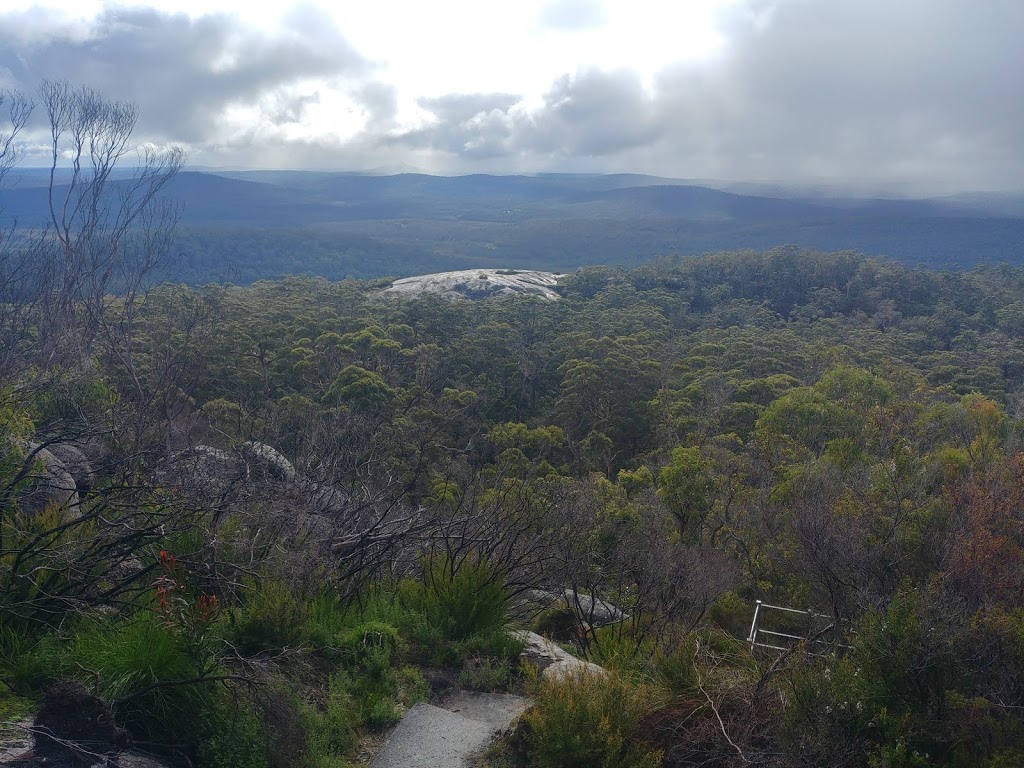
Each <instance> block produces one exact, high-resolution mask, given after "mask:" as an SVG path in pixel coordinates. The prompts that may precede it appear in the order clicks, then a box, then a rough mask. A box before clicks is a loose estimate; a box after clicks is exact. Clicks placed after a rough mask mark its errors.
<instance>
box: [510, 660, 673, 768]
mask: <svg viewBox="0 0 1024 768" xmlns="http://www.w3.org/2000/svg"><path fill="white" fill-rule="evenodd" d="M657 698H658V697H657V696H656V694H655V691H653V690H652V689H651V688H650V687H648V686H643V685H634V684H632V683H630V682H629V681H628V680H626V679H625V678H623V677H621V676H620V675H618V674H616V673H614V672H612V673H609V674H608V675H607V676H602V675H595V674H593V673H588V672H586V671H581V672H579V673H577V674H575V675H571V676H569V677H567V678H566V679H564V680H562V681H545V682H544V683H542V684H541V685H540V686H539V687H538V688H537V690H536V692H535V695H534V699H535V703H534V706H533V707H532V708H530V709H529V710H527V712H526V714H525V715H524V716H523V717H524V718H525V721H526V724H527V726H528V728H529V730H528V732H527V743H528V748H529V753H530V764H531V765H536V766H539V767H540V768H656V766H660V765H661V755H660V754H658V753H654V752H649V751H647V750H645V749H644V748H643V747H642V746H640V745H638V744H637V743H636V742H635V740H634V739H635V736H636V733H637V729H638V726H639V724H640V721H641V720H642V718H643V717H644V716H645V715H647V714H648V713H649V712H650V711H651V710H652V709H653V707H654V706H656V704H657Z"/></svg>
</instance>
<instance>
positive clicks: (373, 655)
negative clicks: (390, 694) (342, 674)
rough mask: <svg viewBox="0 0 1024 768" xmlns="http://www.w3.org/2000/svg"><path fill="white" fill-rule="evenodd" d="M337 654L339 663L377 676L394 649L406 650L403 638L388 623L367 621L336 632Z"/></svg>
mask: <svg viewBox="0 0 1024 768" xmlns="http://www.w3.org/2000/svg"><path fill="white" fill-rule="evenodd" d="M336 642H337V645H336V646H335V647H334V648H332V649H331V650H332V652H334V653H337V654H338V656H339V660H340V661H341V663H342V664H343V665H344V666H345V667H346V668H348V669H356V668H358V670H359V672H360V673H361V674H365V675H370V676H380V675H382V674H384V673H385V672H386V671H387V670H388V669H390V667H391V658H392V656H393V655H394V654H395V653H396V652H402V651H404V650H406V645H405V641H403V640H402V638H401V637H399V635H398V630H397V629H395V628H394V627H392V626H391V625H390V624H384V623H383V622H380V621H369V622H367V623H365V624H360V625H359V626H357V627H353V628H351V629H348V630H345V631H343V632H341V633H339V634H338V635H337V640H336Z"/></svg>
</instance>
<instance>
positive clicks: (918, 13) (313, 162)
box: [0, 0, 1024, 194]
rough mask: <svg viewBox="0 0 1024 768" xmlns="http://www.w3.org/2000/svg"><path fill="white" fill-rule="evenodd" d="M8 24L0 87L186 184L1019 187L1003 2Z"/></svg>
mask: <svg viewBox="0 0 1024 768" xmlns="http://www.w3.org/2000/svg"><path fill="white" fill-rule="evenodd" d="M6 5H7V4H2V5H0V41H2V42H0V89H11V88H16V89H20V90H22V91H23V92H25V93H28V94H33V93H35V92H36V91H37V88H38V84H39V83H40V81H41V80H42V79H44V78H52V79H66V80H68V81H70V82H71V83H72V84H74V85H87V86H89V87H92V88H95V89H96V90H98V91H99V92H100V93H102V94H103V95H104V96H105V97H107V98H110V99H117V100H125V101H131V102H133V103H135V104H137V105H138V108H139V122H138V125H137V127H136V131H135V135H134V138H135V139H136V140H137V141H138V142H140V143H144V144H148V145H154V146H157V147H161V146H167V145H170V144H177V145H181V146H183V147H185V148H186V150H187V151H188V155H189V164H190V165H191V166H193V167H202V168H236V169H237V168H289V169H314V170H346V171H351V170H368V169H377V170H380V171H396V172H397V171H402V170H413V169H415V170H419V171H423V172H427V173H439V174H462V173H537V172H556V171H559V172H560V171H571V172H594V173H598V172H599V173H609V172H635V173H647V174H653V175H659V176H668V177H673V178H682V179H718V180H725V181H730V180H731V181H752V182H779V183H788V184H824V185H832V184H834V185H839V186H843V185H846V186H850V187H854V186H858V185H859V186H861V187H865V188H866V187H878V188H879V189H883V188H885V189H891V190H901V191H906V192H908V193H917V194H947V193H952V192H960V191H970V190H996V191H998V190H1018V191H1019V190H1024V44H1022V43H1021V37H1022V34H1024V0H514V1H510V0H432V1H431V2H416V1H415V0H358V1H357V0H333V1H326V2H318V1H317V0H312V1H306V2H300V3H292V2H289V1H288V0H283V1H281V2H277V3H264V2H260V1H259V0H248V1H247V2H238V0H160V1H159V2H150V3H148V4H144V5H124V4H115V3H111V2H107V0H49V1H48V2H43V3H40V4H36V5H26V4H19V7H18V8H16V9H14V10H4V9H3V8H4V6H6ZM34 118H35V119H34V122H33V126H32V130H31V131H28V132H26V133H25V134H23V139H24V146H23V149H24V152H25V155H24V162H25V163H26V164H39V163H41V162H42V161H43V159H44V157H45V149H46V147H45V141H46V137H47V134H46V125H45V115H44V114H43V113H42V110H37V111H36V114H35V115H34Z"/></svg>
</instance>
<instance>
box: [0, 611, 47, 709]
mask: <svg viewBox="0 0 1024 768" xmlns="http://www.w3.org/2000/svg"><path fill="white" fill-rule="evenodd" d="M60 654H61V650H60V647H59V644H58V641H57V638H56V637H55V636H54V635H44V636H43V637H42V638H38V639H37V638H34V637H32V636H31V635H30V634H29V633H27V632H25V631H22V630H18V629H15V628H14V627H9V626H2V627H0V681H3V683H4V684H6V685H7V686H8V687H9V688H10V689H11V691H13V692H14V693H18V694H30V693H34V692H37V691H39V690H40V689H41V688H42V687H43V686H44V685H45V684H46V682H47V681H48V680H50V679H52V677H53V676H54V674H55V673H56V671H57V669H58V667H59V665H60Z"/></svg>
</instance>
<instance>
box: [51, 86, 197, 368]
mask: <svg viewBox="0 0 1024 768" xmlns="http://www.w3.org/2000/svg"><path fill="white" fill-rule="evenodd" d="M39 93H40V99H41V102H42V106H43V108H44V109H45V111H46V115H47V118H48V120H49V127H50V180H49V188H48V202H49V213H50V221H49V233H48V234H49V235H50V237H49V241H50V242H51V244H52V246H53V248H54V249H55V254H54V257H55V263H56V267H57V273H58V274H59V280H58V284H57V285H56V286H55V290H54V291H53V292H52V294H51V297H50V306H48V307H47V312H46V315H47V317H49V318H50V327H49V328H48V329H47V330H48V331H49V332H48V333H47V334H46V336H45V338H44V339H43V341H44V345H43V346H44V353H45V354H46V355H49V356H53V355H55V354H56V352H57V350H58V348H59V345H60V344H61V343H68V341H69V338H68V337H70V336H72V334H73V338H74V342H73V343H74V345H75V346H76V347H78V351H79V354H80V356H81V362H85V363H87V362H88V359H89V356H90V354H91V352H92V345H93V343H94V341H95V340H96V338H97V337H100V338H101V339H102V340H103V341H104V342H105V344H106V345H107V346H108V347H110V348H113V349H117V350H118V351H119V352H120V355H119V357H120V358H121V361H122V364H125V365H128V366H129V367H132V365H133V363H132V357H131V354H130V351H131V338H132V325H133V320H134V317H135V316H136V314H137V309H138V305H139V303H140V301H141V300H142V299H143V298H144V295H145V287H146V285H147V280H148V278H149V277H150V276H151V275H152V274H153V272H154V270H155V269H156V268H157V266H158V265H159V264H160V262H161V260H162V259H163V258H164V257H165V256H166V254H167V249H168V243H169V236H170V233H171V232H173V229H174V225H175V223H176V221H177V212H176V210H174V209H173V208H172V207H168V206H166V205H164V204H163V203H162V202H161V201H160V200H159V199H158V196H159V194H160V192H161V191H162V190H163V189H164V188H165V187H166V185H167V184H168V182H170V180H171V179H173V178H174V176H175V175H176V174H177V173H178V172H179V171H180V170H181V168H182V167H183V165H184V163H185V153H184V151H183V150H182V149H181V148H179V147H172V148H170V149H167V150H164V151H160V150H156V149H153V148H149V147H145V148H142V149H141V150H139V151H138V162H137V164H136V165H135V167H134V169H133V170H132V171H130V172H128V173H124V174H120V173H119V171H118V166H119V164H120V163H121V161H122V160H123V159H124V158H125V157H126V156H127V155H128V154H129V153H131V152H132V151H134V147H133V145H132V134H133V132H134V130H135V126H136V123H137V121H138V109H137V107H136V106H135V105H133V104H129V103H126V102H119V101H113V100H109V99H106V98H104V97H103V96H101V95H100V94H99V93H98V92H97V91H95V90H93V89H91V88H86V87H81V88H75V87H73V86H72V85H71V84H70V83H68V82H67V81H64V80H56V81H55V80H45V81H43V83H42V85H41V86H40V89H39ZM65 158H68V160H67V162H68V163H69V164H70V172H71V175H70V179H69V181H68V182H67V183H66V184H60V183H58V173H57V172H58V169H59V168H60V167H62V166H63V162H64V161H65ZM115 293H116V294H118V295H117V296H115V295H114V294H115ZM111 310H116V312H115V313H113V316H112V313H111Z"/></svg>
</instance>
